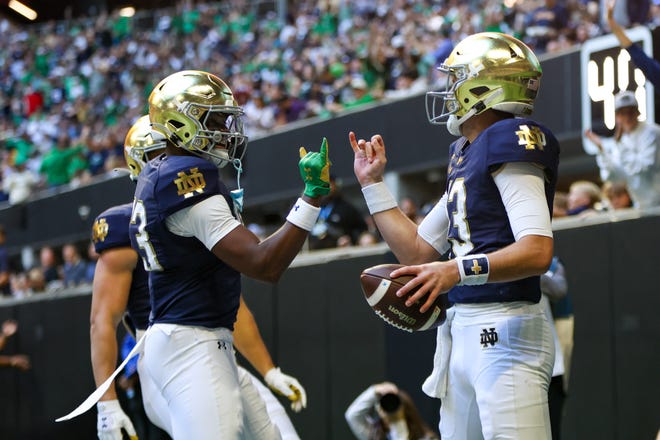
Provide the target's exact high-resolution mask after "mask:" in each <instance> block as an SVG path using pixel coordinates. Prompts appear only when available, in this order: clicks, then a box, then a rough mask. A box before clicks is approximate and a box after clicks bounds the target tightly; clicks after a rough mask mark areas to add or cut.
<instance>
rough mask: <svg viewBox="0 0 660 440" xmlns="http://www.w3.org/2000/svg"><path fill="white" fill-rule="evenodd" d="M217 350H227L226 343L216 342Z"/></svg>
mask: <svg viewBox="0 0 660 440" xmlns="http://www.w3.org/2000/svg"><path fill="white" fill-rule="evenodd" d="M218 348H219V349H220V350H226V349H227V343H226V342H225V341H218Z"/></svg>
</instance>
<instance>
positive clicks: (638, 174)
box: [585, 91, 660, 208]
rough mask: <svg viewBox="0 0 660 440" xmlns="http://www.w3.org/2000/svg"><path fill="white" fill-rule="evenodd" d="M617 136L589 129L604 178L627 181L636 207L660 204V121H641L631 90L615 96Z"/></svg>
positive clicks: (588, 134) (635, 99)
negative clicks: (607, 135) (599, 133)
mask: <svg viewBox="0 0 660 440" xmlns="http://www.w3.org/2000/svg"><path fill="white" fill-rule="evenodd" d="M614 109H615V129H614V137H612V138H601V137H600V136H598V135H597V134H596V133H594V132H593V131H591V130H590V129H587V130H586V131H585V135H586V137H587V138H588V139H589V140H590V141H591V142H593V143H594V144H595V145H596V147H598V153H597V154H596V161H597V162H598V166H599V167H600V177H601V179H602V180H603V181H607V180H612V181H625V182H626V184H627V186H628V192H629V193H630V195H631V196H632V199H633V202H634V204H635V207H637V208H648V207H652V206H658V205H660V145H658V144H659V143H660V125H658V124H656V123H654V122H652V121H639V119H638V117H639V108H638V103H637V98H635V94H634V93H633V92H631V91H623V92H620V93H618V94H617V95H616V96H615V97H614Z"/></svg>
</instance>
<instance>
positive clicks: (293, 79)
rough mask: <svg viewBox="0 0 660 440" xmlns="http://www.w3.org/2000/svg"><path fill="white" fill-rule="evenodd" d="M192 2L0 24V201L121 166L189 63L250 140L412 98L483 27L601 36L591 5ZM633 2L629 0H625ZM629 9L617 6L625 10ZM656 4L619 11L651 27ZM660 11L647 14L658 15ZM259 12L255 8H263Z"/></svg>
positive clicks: (548, 0) (546, 44)
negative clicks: (129, 139) (127, 13)
mask: <svg viewBox="0 0 660 440" xmlns="http://www.w3.org/2000/svg"><path fill="white" fill-rule="evenodd" d="M288 3H290V4H289V6H288V7H289V10H288V14H286V16H285V17H284V18H283V19H280V17H278V15H277V13H276V12H275V11H274V10H269V11H265V12H260V11H262V10H263V9H268V8H263V5H261V6H262V7H261V8H259V7H258V6H259V5H260V3H259V2H251V1H244V2H231V6H229V4H227V3H222V2H216V3H208V4H206V3H201V2H200V3H196V2H193V1H182V2H180V3H179V4H178V5H177V6H176V8H172V9H158V10H153V11H148V12H147V11H142V12H138V14H136V15H135V16H133V17H123V16H120V15H119V13H118V12H116V11H115V12H112V13H109V14H108V13H102V14H99V15H97V16H94V17H86V18H79V19H75V20H69V21H61V22H48V23H42V24H35V25H31V26H18V25H16V24H12V23H11V22H9V21H8V20H0V37H1V38H2V40H3V41H5V42H7V44H4V45H3V46H2V47H0V146H1V147H2V149H1V151H2V180H3V185H2V187H1V188H2V190H3V192H2V194H0V199H3V200H8V202H9V203H11V204H16V203H21V202H22V201H24V200H26V199H28V198H29V197H30V196H31V195H32V194H34V193H35V192H37V191H39V190H43V189H49V188H61V187H62V185H65V184H69V185H71V186H74V187H75V186H78V185H81V184H85V183H86V182H88V181H90V180H91V179H93V178H94V176H97V175H104V174H106V173H108V172H109V171H110V170H112V169H114V168H116V167H118V166H123V160H124V159H123V152H122V149H123V148H122V147H123V145H122V143H123V140H124V136H125V134H126V132H127V130H128V128H130V126H131V124H132V123H133V122H134V121H135V120H136V119H137V118H138V117H139V116H141V115H143V114H144V113H145V107H144V105H145V102H146V97H147V96H148V94H149V92H150V91H151V88H152V87H153V86H154V85H155V81H156V80H157V79H158V78H162V77H164V76H166V75H167V74H169V73H171V72H172V71H177V70H181V69H184V68H194V69H200V70H206V71H210V72H214V73H216V74H218V75H219V76H220V77H222V78H224V79H226V80H227V81H228V82H229V83H230V84H232V85H233V89H234V93H235V96H236V97H237V99H238V100H239V103H240V104H241V105H242V106H243V107H244V109H245V113H246V126H247V133H248V135H249V136H251V137H255V136H257V137H258V136H262V135H264V134H267V133H269V132H272V131H273V130H277V129H278V128H279V127H282V126H283V125H286V124H288V123H291V122H293V121H297V120H300V119H305V118H311V117H321V118H328V117H331V116H332V115H333V114H336V113H337V112H340V111H342V110H344V109H346V108H352V107H355V106H357V105H361V104H365V103H368V102H373V101H377V100H380V99H387V98H396V97H399V96H405V95H406V94H409V93H414V92H421V91H425V90H428V89H429V88H432V87H434V85H436V83H438V81H439V78H438V77H437V75H438V74H437V71H436V69H435V68H434V67H436V66H437V65H438V64H439V63H441V62H442V61H443V60H444V59H445V58H446V56H447V55H448V54H449V52H450V51H451V49H452V47H453V45H454V43H455V42H456V41H459V40H461V39H463V38H464V37H465V36H467V35H470V34H473V33H475V32H480V31H501V32H505V33H509V34H513V35H515V36H517V37H519V38H522V39H523V40H524V41H525V42H526V43H528V44H529V45H530V46H531V47H532V48H533V49H534V50H535V52H536V53H537V54H543V53H549V52H556V51H561V50H564V49H567V48H569V47H572V46H574V45H578V44H580V43H581V42H583V41H585V40H586V39H588V38H592V37H595V36H597V35H599V34H602V33H603V32H605V31H606V29H604V28H603V27H602V26H601V25H600V12H599V5H598V2H595V1H583V0H566V1H564V2H561V1H559V2H558V1H557V0H536V1H525V2H522V1H515V0H511V1H504V2H502V1H500V0H481V1H476V0H473V1H469V2H462V1H457V0H448V1H431V0H425V1H415V2H412V1H407V0H380V1H377V2H372V1H355V2H338V1H323V2H313V1H311V0H301V1H295V2H288ZM629 3H630V5H631V6H632V5H636V4H637V3H635V2H629ZM623 4H624V7H625V3H623ZM657 9H658V5H656V4H649V2H646V7H645V8H641V10H637V9H635V8H633V7H628V10H627V11H623V20H622V21H621V22H622V23H624V24H626V25H630V24H634V23H642V22H648V21H649V20H651V19H652V18H653V17H656V18H655V20H657V19H658V18H657V17H659V16H660V14H658V13H657V12H658V11H657ZM653 10H655V12H653ZM258 11H259V12H258Z"/></svg>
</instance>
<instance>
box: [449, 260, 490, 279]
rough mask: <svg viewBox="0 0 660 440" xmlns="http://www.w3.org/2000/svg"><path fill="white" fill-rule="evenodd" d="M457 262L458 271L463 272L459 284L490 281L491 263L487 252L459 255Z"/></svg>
mask: <svg viewBox="0 0 660 440" xmlns="http://www.w3.org/2000/svg"><path fill="white" fill-rule="evenodd" d="M456 264H457V265H458V272H459V273H460V274H461V282H460V283H458V285H459V286H476V285H479V284H486V283H487V282H488V273H489V272H490V263H489V262H488V257H487V256H486V254H476V255H466V256H464V257H457V258H456Z"/></svg>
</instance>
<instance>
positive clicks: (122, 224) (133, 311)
mask: <svg viewBox="0 0 660 440" xmlns="http://www.w3.org/2000/svg"><path fill="white" fill-rule="evenodd" d="M131 206H132V205H131V204H130V203H127V204H125V205H119V206H115V207H113V208H110V209H107V210H105V211H103V212H102V213H101V215H99V216H98V217H96V220H94V227H93V231H92V241H93V242H94V249H96V253H98V254H102V253H103V252H104V251H106V250H108V249H113V248H122V247H131V239H130V238H129V236H128V225H129V223H130V221H131ZM150 310H151V305H150V304H149V284H148V282H147V272H146V271H145V270H144V267H143V266H142V264H139V263H138V264H137V265H136V266H135V269H133V279H132V281H131V291H130V292H129V295H128V303H127V304H126V311H127V312H128V314H129V316H130V317H131V320H132V321H133V324H134V325H135V327H136V328H137V329H138V330H146V328H147V327H148V326H149V311H150Z"/></svg>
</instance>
